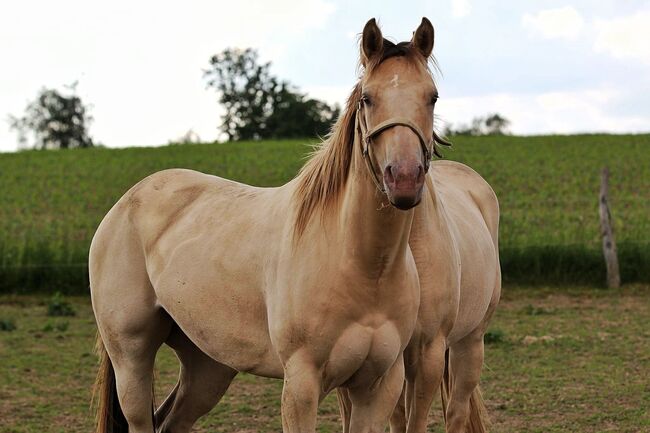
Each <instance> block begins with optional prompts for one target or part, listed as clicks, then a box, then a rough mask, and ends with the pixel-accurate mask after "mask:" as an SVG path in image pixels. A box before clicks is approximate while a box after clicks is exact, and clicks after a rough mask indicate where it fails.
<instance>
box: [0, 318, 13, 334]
mask: <svg viewBox="0 0 650 433" xmlns="http://www.w3.org/2000/svg"><path fill="white" fill-rule="evenodd" d="M15 329H16V323H15V322H14V321H13V319H0V331H9V332H10V331H14V330H15Z"/></svg>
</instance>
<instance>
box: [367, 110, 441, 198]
mask: <svg viewBox="0 0 650 433" xmlns="http://www.w3.org/2000/svg"><path fill="white" fill-rule="evenodd" d="M361 109H362V105H361V103H359V107H358V109H357V119H356V120H357V136H358V137H359V138H360V139H361V142H362V147H361V152H362V155H363V159H364V160H365V162H366V167H367V168H368V171H370V177H371V178H372V180H373V182H374V183H375V186H376V187H377V189H378V190H379V191H380V192H381V193H382V194H386V189H385V188H384V185H383V182H381V180H380V179H379V176H378V175H377V171H376V170H375V167H374V166H373V163H372V156H371V155H370V148H371V147H372V146H370V144H371V143H372V140H373V138H375V137H377V136H378V135H379V134H381V133H382V132H384V131H385V130H387V129H390V128H393V127H395V126H405V127H407V128H409V129H410V130H411V131H413V132H414V133H415V135H416V136H417V137H418V140H420V146H421V147H422V154H423V157H424V163H423V164H422V165H423V166H424V172H425V173H426V172H427V171H429V163H430V161H431V150H430V149H429V147H430V146H433V145H434V138H433V137H431V139H430V140H429V141H427V140H426V139H425V138H424V134H422V131H421V130H420V128H418V126H417V125H416V124H415V123H413V122H411V121H410V120H409V119H407V118H404V117H392V118H390V119H388V120H384V121H383V122H381V123H379V124H378V125H375V126H374V127H373V128H372V129H370V130H369V131H368V130H367V128H366V125H365V119H364V116H363V114H362V112H361Z"/></svg>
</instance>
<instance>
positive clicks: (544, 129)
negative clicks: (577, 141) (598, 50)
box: [437, 88, 650, 134]
mask: <svg viewBox="0 0 650 433" xmlns="http://www.w3.org/2000/svg"><path fill="white" fill-rule="evenodd" d="M626 96H629V95H624V94H622V93H621V92H620V91H617V90H615V89H613V88H595V89H586V90H576V91H570V92H547V93H541V94H509V93H498V94H491V95H484V96H479V97H461V98H443V99H441V100H440V101H439V103H438V104H439V106H438V107H437V111H438V112H437V114H438V115H439V116H440V118H441V121H442V122H441V123H440V124H439V127H441V128H442V127H444V126H445V125H447V124H449V123H451V124H452V125H455V126H458V125H459V124H468V123H469V122H470V121H471V119H472V118H473V117H477V116H485V115H486V114H488V113H495V112H497V113H499V114H501V115H503V116H505V117H506V118H507V119H509V120H510V121H511V130H512V132H513V133H514V134H549V133H577V132H613V133H617V132H621V133H622V132H647V131H648V128H649V127H650V126H649V125H650V118H648V117H644V116H640V115H628V116H625V115H619V114H615V113H612V112H610V111H609V109H610V106H612V105H614V102H617V101H620V100H622V99H625V98H626Z"/></svg>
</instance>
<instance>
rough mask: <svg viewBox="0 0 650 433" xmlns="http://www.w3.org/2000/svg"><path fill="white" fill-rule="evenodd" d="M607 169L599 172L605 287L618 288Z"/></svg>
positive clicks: (618, 280)
mask: <svg viewBox="0 0 650 433" xmlns="http://www.w3.org/2000/svg"><path fill="white" fill-rule="evenodd" d="M608 193H609V169H608V168H607V167H605V168H603V170H602V172H601V174H600V197H599V213H600V233H601V235H602V236H603V254H604V256H605V264H606V265H607V287H610V288H618V287H620V285H621V276H620V274H619V270H618V256H617V254H616V240H615V239H614V227H613V224H612V214H611V213H610V211H609V203H608Z"/></svg>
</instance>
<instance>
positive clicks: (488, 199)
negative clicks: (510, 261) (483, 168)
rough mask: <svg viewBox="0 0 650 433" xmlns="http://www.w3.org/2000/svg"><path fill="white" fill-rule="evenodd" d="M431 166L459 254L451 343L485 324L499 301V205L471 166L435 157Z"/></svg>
mask: <svg viewBox="0 0 650 433" xmlns="http://www.w3.org/2000/svg"><path fill="white" fill-rule="evenodd" d="M431 168H432V170H431V172H432V177H433V179H434V185H435V189H436V193H437V195H438V198H439V200H440V203H441V205H442V206H443V207H444V210H445V213H446V214H447V216H448V221H449V225H450V230H451V232H452V235H453V237H454V239H455V241H456V243H457V246H458V250H459V254H460V265H461V266H460V267H461V278H460V285H461V287H460V301H459V308H458V316H457V319H456V323H455V325H454V328H453V330H452V332H451V334H450V336H449V340H450V341H454V340H457V339H460V338H462V337H463V336H465V335H467V334H468V333H469V332H471V331H473V330H474V329H476V328H477V327H478V326H480V325H481V324H484V322H485V321H486V320H487V319H488V318H489V316H490V315H491V312H492V310H493V309H494V307H495V306H496V303H497V302H498V298H499V294H500V281H501V276H500V269H499V266H500V265H499V249H498V226H499V203H498V200H497V197H496V194H495V193H494V191H493V189H492V188H491V187H490V185H489V184H488V183H487V182H486V181H485V179H483V177H481V176H480V175H479V174H478V173H477V172H476V171H474V170H473V169H471V168H470V167H468V166H466V165H464V164H461V163H458V162H453V161H437V162H435V163H433V164H432V166H431Z"/></svg>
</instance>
